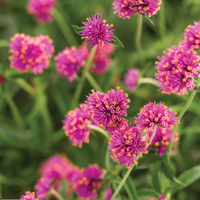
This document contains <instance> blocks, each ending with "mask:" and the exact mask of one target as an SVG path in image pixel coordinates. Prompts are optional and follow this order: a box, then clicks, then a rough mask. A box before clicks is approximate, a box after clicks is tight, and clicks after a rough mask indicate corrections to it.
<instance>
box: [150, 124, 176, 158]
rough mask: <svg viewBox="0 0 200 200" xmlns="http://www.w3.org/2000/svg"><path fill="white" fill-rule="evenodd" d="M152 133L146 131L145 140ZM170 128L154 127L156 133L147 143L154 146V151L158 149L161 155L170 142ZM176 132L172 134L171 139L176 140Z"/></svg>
mask: <svg viewBox="0 0 200 200" xmlns="http://www.w3.org/2000/svg"><path fill="white" fill-rule="evenodd" d="M151 135H152V131H148V132H147V135H146V140H148V139H149V138H150V137H151ZM171 136H172V130H171V129H168V128H160V127H158V128H157V129H156V134H155V136H154V137H153V140H152V142H151V143H150V144H149V147H150V146H155V147H156V151H158V153H159V155H160V156H162V155H163V154H164V153H165V152H167V147H168V145H169V144H170V142H171ZM178 140H179V138H178V133H176V134H175V135H174V139H173V141H178Z"/></svg>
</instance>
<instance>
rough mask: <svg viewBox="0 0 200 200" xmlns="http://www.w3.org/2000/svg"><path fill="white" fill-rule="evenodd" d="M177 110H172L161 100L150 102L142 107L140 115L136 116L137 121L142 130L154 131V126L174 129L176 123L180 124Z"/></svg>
mask: <svg viewBox="0 0 200 200" xmlns="http://www.w3.org/2000/svg"><path fill="white" fill-rule="evenodd" d="M176 114H177V113H176V112H172V111H171V109H170V108H167V106H165V105H164V103H162V102H160V103H159V104H156V102H155V101H154V103H152V102H149V103H148V104H146V105H145V106H144V107H143V108H141V109H140V113H138V117H135V119H136V120H135V123H136V124H137V127H138V128H139V129H140V130H145V131H148V130H149V131H153V129H154V126H155V125H157V126H160V127H162V128H170V129H173V127H174V124H178V123H179V120H178V119H177V118H175V115H176Z"/></svg>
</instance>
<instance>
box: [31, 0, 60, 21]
mask: <svg viewBox="0 0 200 200" xmlns="http://www.w3.org/2000/svg"><path fill="white" fill-rule="evenodd" d="M55 3H56V1H55V0H29V2H28V6H27V12H28V13H29V14H33V15H34V17H35V19H36V20H37V21H39V22H41V23H46V22H51V21H52V20H53V16H52V13H53V8H54V6H55Z"/></svg>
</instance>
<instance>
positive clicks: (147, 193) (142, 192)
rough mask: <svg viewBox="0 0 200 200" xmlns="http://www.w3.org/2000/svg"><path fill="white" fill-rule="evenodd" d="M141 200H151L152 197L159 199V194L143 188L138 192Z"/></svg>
mask: <svg viewBox="0 0 200 200" xmlns="http://www.w3.org/2000/svg"><path fill="white" fill-rule="evenodd" d="M137 192H138V196H139V199H149V198H152V197H158V196H159V193H158V192H157V191H156V190H154V189H151V188H143V189H140V190H138V191H137Z"/></svg>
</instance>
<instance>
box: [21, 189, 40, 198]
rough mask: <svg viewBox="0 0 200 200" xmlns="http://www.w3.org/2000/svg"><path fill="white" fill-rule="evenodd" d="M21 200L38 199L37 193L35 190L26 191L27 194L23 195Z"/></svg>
mask: <svg viewBox="0 0 200 200" xmlns="http://www.w3.org/2000/svg"><path fill="white" fill-rule="evenodd" d="M20 200H38V199H37V198H36V197H35V193H34V192H29V191H27V192H25V195H22V196H21V198H20Z"/></svg>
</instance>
